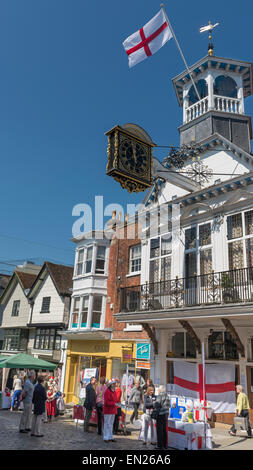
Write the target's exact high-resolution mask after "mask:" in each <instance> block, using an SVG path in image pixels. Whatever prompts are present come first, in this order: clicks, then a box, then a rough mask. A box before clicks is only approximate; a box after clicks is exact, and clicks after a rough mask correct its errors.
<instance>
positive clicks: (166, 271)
mask: <svg viewBox="0 0 253 470" xmlns="http://www.w3.org/2000/svg"><path fill="white" fill-rule="evenodd" d="M170 275H171V257H170V256H166V257H165V258H161V281H169V280H170V277H171V276H170Z"/></svg>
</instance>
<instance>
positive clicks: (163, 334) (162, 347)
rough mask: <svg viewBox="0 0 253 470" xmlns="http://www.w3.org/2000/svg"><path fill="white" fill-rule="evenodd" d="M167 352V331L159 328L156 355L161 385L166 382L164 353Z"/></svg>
mask: <svg viewBox="0 0 253 470" xmlns="http://www.w3.org/2000/svg"><path fill="white" fill-rule="evenodd" d="M167 352H168V331H167V330H160V334H159V342H158V353H159V354H158V355H159V358H160V360H159V362H160V380H161V385H165V386H166V384H167V371H166V354H167Z"/></svg>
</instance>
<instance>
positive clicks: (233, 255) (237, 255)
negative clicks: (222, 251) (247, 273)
mask: <svg viewBox="0 0 253 470" xmlns="http://www.w3.org/2000/svg"><path fill="white" fill-rule="evenodd" d="M228 258H229V269H242V268H244V262H243V244H242V241H238V242H232V243H229V244H228Z"/></svg>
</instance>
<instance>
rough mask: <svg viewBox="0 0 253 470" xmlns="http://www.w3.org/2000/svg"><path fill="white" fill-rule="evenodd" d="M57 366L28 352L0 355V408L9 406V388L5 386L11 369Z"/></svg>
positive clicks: (48, 368) (49, 368) (35, 368)
mask: <svg viewBox="0 0 253 470" xmlns="http://www.w3.org/2000/svg"><path fill="white" fill-rule="evenodd" d="M56 367H57V365H56V364H53V363H51V362H48V361H44V360H42V359H37V358H36V357H33V356H30V355H29V354H24V353H20V354H15V355H12V356H4V355H1V356H0V369H3V376H2V393H1V404H0V406H1V408H2V409H8V408H10V406H11V390H10V389H8V388H7V387H6V382H7V378H8V375H9V371H10V370H11V369H18V370H28V369H34V370H43V369H44V370H48V371H50V370H54V369H55V368H56Z"/></svg>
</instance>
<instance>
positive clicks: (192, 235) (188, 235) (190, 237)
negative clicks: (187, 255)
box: [185, 227, 197, 250]
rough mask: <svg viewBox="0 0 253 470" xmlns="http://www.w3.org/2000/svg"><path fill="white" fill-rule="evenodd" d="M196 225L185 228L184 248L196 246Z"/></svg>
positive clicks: (188, 248)
mask: <svg viewBox="0 0 253 470" xmlns="http://www.w3.org/2000/svg"><path fill="white" fill-rule="evenodd" d="M196 237H197V227H191V228H188V229H186V230H185V249H186V250H190V249H193V248H196Z"/></svg>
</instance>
